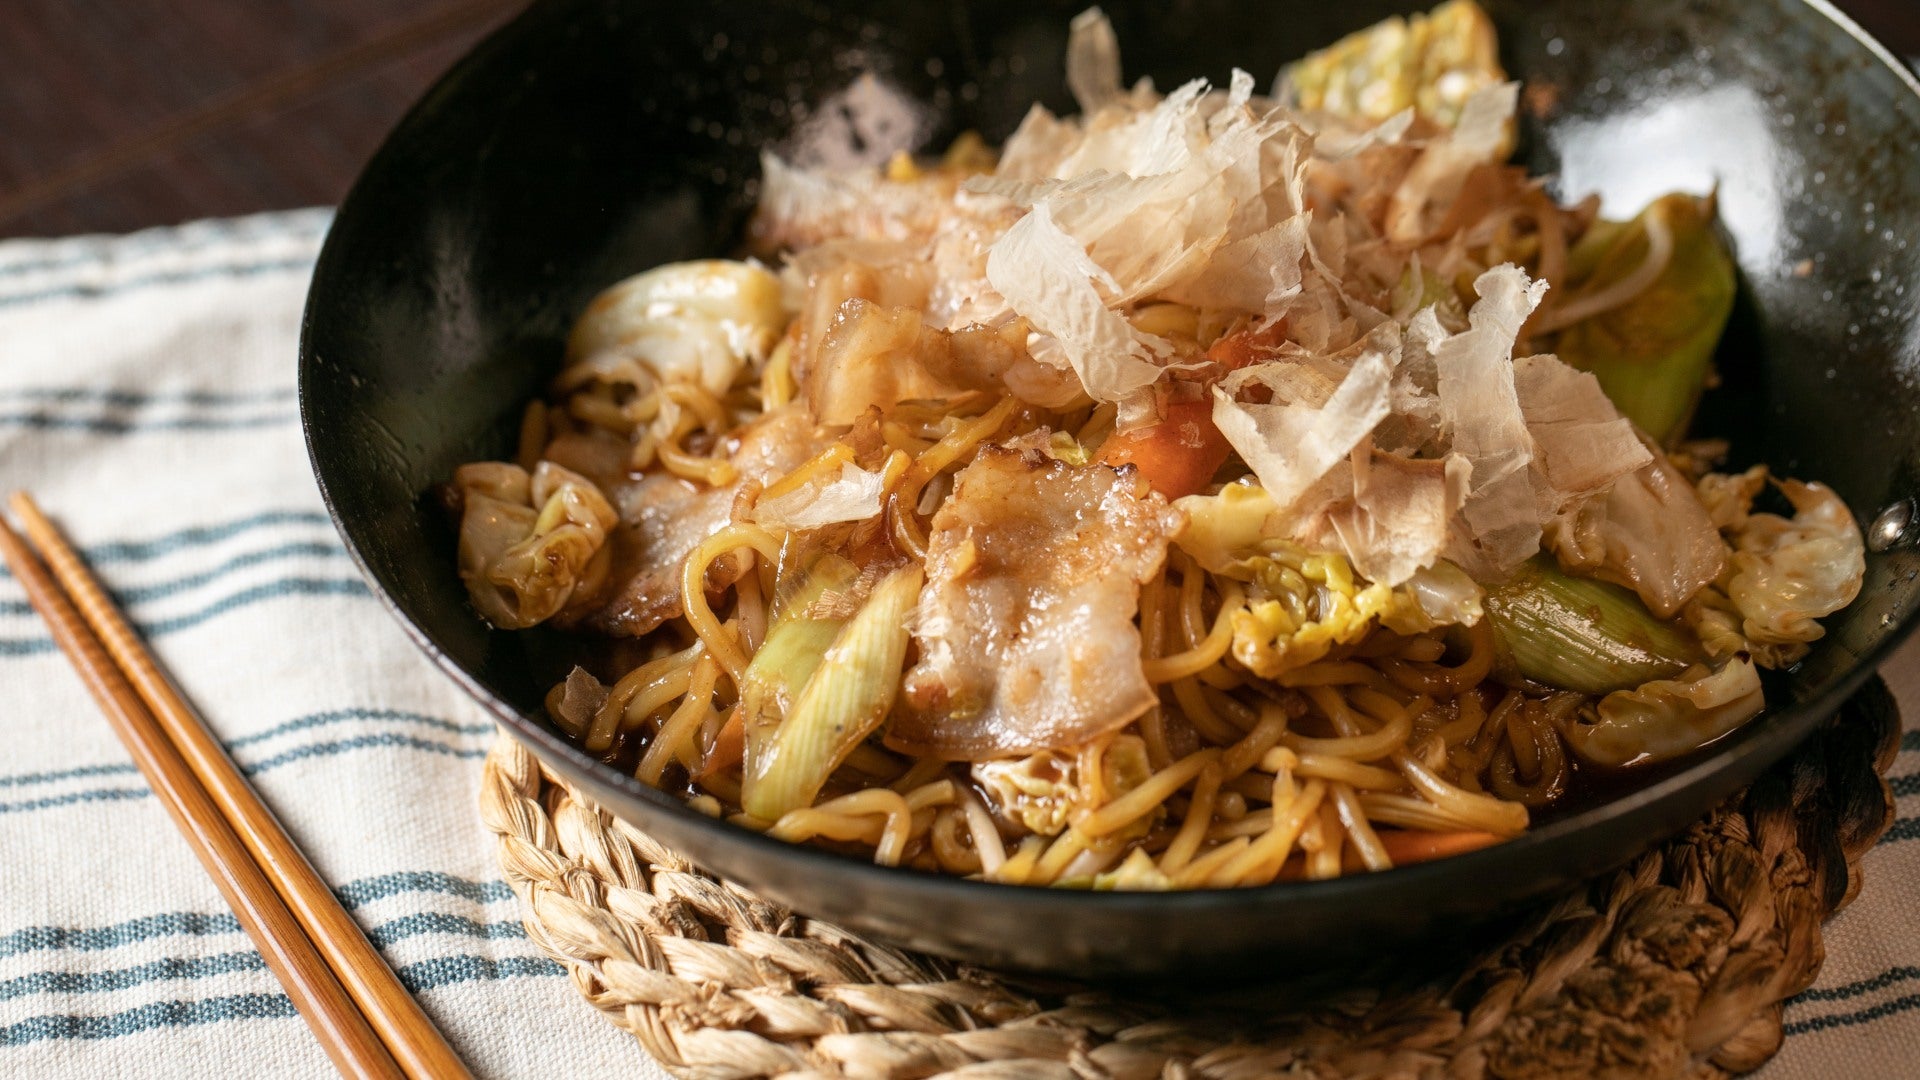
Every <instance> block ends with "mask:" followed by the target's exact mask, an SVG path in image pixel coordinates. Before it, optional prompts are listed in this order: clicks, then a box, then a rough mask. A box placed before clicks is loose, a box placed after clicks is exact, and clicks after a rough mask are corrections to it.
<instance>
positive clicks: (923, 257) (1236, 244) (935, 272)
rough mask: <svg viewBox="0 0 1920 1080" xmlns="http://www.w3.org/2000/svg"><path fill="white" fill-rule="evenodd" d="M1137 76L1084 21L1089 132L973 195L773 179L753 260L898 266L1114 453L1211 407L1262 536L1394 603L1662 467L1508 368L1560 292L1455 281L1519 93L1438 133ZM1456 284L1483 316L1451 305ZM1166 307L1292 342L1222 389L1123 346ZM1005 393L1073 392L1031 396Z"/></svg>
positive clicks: (1041, 137) (1035, 115)
mask: <svg viewBox="0 0 1920 1080" xmlns="http://www.w3.org/2000/svg"><path fill="white" fill-rule="evenodd" d="M1122 74H1123V72H1122V67H1121V62H1120V51H1119V44H1118V40H1117V38H1116V36H1115V35H1114V33H1113V28H1112V27H1111V25H1109V24H1108V22H1107V20H1106V18H1105V16H1104V15H1102V14H1101V13H1100V12H1099V10H1098V9H1091V10H1089V11H1087V12H1085V13H1083V14H1082V15H1081V16H1079V17H1078V18H1076V19H1075V20H1074V21H1073V24H1072V29H1071V35H1070V40H1069V45H1068V56H1067V81H1068V85H1069V88H1070V89H1071V90H1072V92H1073V95H1074V97H1075V99H1076V100H1077V101H1078V103H1079V105H1080V109H1081V112H1080V114H1079V115H1077V116H1069V117H1060V116H1056V115H1054V114H1053V113H1051V112H1049V111H1048V110H1047V109H1046V108H1044V107H1043V106H1039V105H1036V106H1034V107H1033V108H1032V109H1031V110H1030V111H1029V112H1028V113H1027V116H1026V118H1025V119H1024V120H1023V121H1022V122H1021V124H1020V126H1019V128H1018V130H1016V131H1015V132H1014V133H1013V135H1012V136H1011V137H1009V138H1008V140H1007V141H1006V143H1005V145H1004V146H1003V147H1002V150H1001V154H1000V157H999V161H998V165H997V167H996V168H993V169H992V170H990V171H985V172H979V171H975V172H971V173H965V174H961V173H956V172H953V171H946V172H941V171H938V170H936V171H935V172H933V173H918V172H914V171H913V170H908V171H907V172H905V173H902V178H898V179H883V178H882V174H881V173H880V171H879V170H877V169H872V170H868V171H867V172H866V173H864V174H860V175H855V176H843V175H831V174H825V173H822V172H821V171H820V170H818V169H803V168H800V167H798V166H795V165H791V164H786V163H780V162H777V161H773V160H769V163H768V177H767V184H768V191H767V194H766V195H765V196H764V197H763V200H762V208H761V219H760V221H759V223H758V228H759V232H760V235H761V236H763V237H784V238H788V239H791V240H795V241H798V242H801V243H802V244H804V243H809V242H810V243H815V244H818V243H821V242H823V241H825V242H826V243H827V244H828V246H829V247H833V246H834V245H838V250H839V251H840V252H842V254H840V255H831V254H829V255H823V256H819V257H818V258H817V259H813V260H811V261H806V260H807V257H806V256H803V257H802V258H803V265H805V266H807V267H808V271H807V273H808V275H809V276H811V275H812V274H814V273H828V272H832V270H831V265H830V264H831V263H832V262H833V261H834V259H836V258H838V259H846V258H853V257H855V256H861V257H863V258H866V259H868V260H872V259H873V258H874V257H873V256H872V254H871V251H872V250H875V249H873V247H872V245H871V244H870V243H868V242H871V241H881V242H884V245H885V252H886V259H885V262H886V264H887V265H889V266H898V267H907V268H910V269H909V270H908V271H907V272H906V275H907V276H908V277H915V278H916V280H919V279H922V278H924V280H925V281H926V282H927V285H926V291H927V296H926V301H925V303H924V304H922V305H920V312H921V317H922V319H923V320H924V321H925V323H926V324H927V325H929V326H932V327H935V328H937V329H939V330H944V331H949V332H954V333H956V334H957V333H960V332H962V331H968V332H978V333H980V334H983V335H988V336H991V338H992V341H993V342H995V343H996V344H995V348H996V349H997V350H1000V352H995V353H994V354H993V355H994V356H995V357H1000V354H1001V352H1006V353H1007V356H1006V357H1002V358H1001V359H998V360H996V361H995V363H996V364H997V365H998V366H995V367H993V368H992V370H995V371H1001V370H1003V369H1004V371H1005V372H1007V373H1009V374H1008V375H1007V376H1006V379H1005V381H1006V384H1007V385H1008V386H1009V387H1010V388H1012V389H1013V390H1014V392H1015V393H1016V394H1017V395H1018V396H1020V397H1022V398H1023V399H1024V400H1027V401H1029V402H1034V403H1044V404H1046V405H1048V406H1049V407H1054V408H1071V407H1076V406H1080V405H1084V404H1085V403H1087V402H1088V401H1092V402H1101V403H1111V404H1115V405H1117V406H1119V409H1118V414H1119V423H1120V427H1121V428H1122V429H1123V430H1125V429H1128V428H1129V427H1130V426H1133V425H1138V424H1144V423H1150V422H1153V421H1154V420H1155V419H1156V418H1157V417H1159V416H1160V415H1163V413H1162V410H1163V409H1164V407H1165V405H1166V403H1167V402H1168V401H1171V400H1191V395H1192V393H1193V392H1194V390H1195V389H1199V390H1201V391H1202V392H1204V393H1207V394H1209V395H1210V396H1211V400H1212V418H1213V421H1214V424H1215V426H1216V427H1218V428H1219V430H1220V432H1221V433H1222V435H1223V436H1224V437H1225V438H1226V440H1227V442H1228V443H1229V444H1230V445H1231V447H1232V448H1233V449H1234V450H1235V451H1236V452H1237V453H1238V455H1239V457H1240V458H1241V459H1242V460H1243V461H1244V462H1245V463H1246V465H1247V466H1248V467H1249V468H1250V469H1251V470H1252V471H1253V473H1254V474H1255V477H1256V478H1257V479H1258V480H1259V482H1260V484H1261V485H1262V487H1263V488H1264V489H1265V490H1266V492H1267V494H1268V495H1269V496H1270V498H1271V500H1272V504H1273V511H1272V517H1271V520H1270V521H1269V522H1268V528H1269V529H1270V530H1272V531H1273V532H1274V533H1275V535H1281V536H1285V537H1288V538H1290V539H1292V540H1294V541H1297V542H1299V543H1302V544H1306V545H1311V546H1315V547H1318V548H1320V549H1325V550H1337V551H1339V552H1341V553H1342V554H1344V555H1345V556H1346V557H1347V558H1348V559H1349V560H1350V561H1351V563H1352V565H1353V566H1354V568H1355V569H1357V570H1358V571H1359V572H1360V573H1362V574H1364V575H1366V576H1367V577H1368V578H1370V579H1372V580H1374V581H1379V582H1385V583H1387V584H1389V585H1399V584H1401V583H1403V582H1406V581H1408V580H1410V579H1413V578H1414V577H1415V576H1417V575H1418V574H1419V573H1420V572H1421V571H1422V570H1424V569H1425V568H1428V567H1431V566H1433V565H1434V564H1435V563H1436V562H1437V561H1440V560H1443V559H1444V560H1448V561H1451V562H1454V563H1456V564H1457V565H1458V566H1460V567H1461V568H1462V569H1465V570H1466V571H1468V572H1469V573H1470V574H1472V575H1473V576H1474V577H1476V578H1479V579H1481V580H1494V579H1498V578H1500V577H1503V576H1505V575H1506V574H1507V573H1509V572H1510V571H1511V570H1513V568H1515V567H1516V566H1518V565H1519V564H1520V563H1521V562H1523V561H1525V560H1526V559H1528V558H1530V557H1531V556H1533V555H1534V554H1535V553H1536V552H1538V551H1539V550H1540V547H1541V542H1542V537H1543V532H1544V531H1545V530H1547V529H1548V527H1549V526H1554V527H1555V528H1560V527H1561V526H1563V525H1564V524H1565V522H1567V521H1570V520H1572V518H1573V516H1574V515H1575V514H1576V513H1585V514H1586V515H1587V516H1589V517H1591V516H1592V508H1593V507H1595V506H1598V505H1600V501H1599V500H1601V499H1603V498H1604V497H1605V495H1606V493H1608V492H1609V491H1610V490H1611V489H1612V488H1613V487H1614V486H1615V485H1616V484H1617V483H1620V482H1621V481H1622V479H1623V478H1624V477H1628V476H1635V475H1638V471H1639V470H1643V469H1645V468H1646V467H1647V466H1648V461H1649V459H1650V457H1651V454H1650V452H1649V451H1648V450H1647V449H1645V448H1644V447H1643V446H1642V445H1641V437H1640V435H1639V433H1638V432H1637V431H1635V429H1634V428H1633V426H1632V424H1631V423H1630V422H1629V421H1627V420H1625V419H1624V418H1622V417H1621V416H1620V414H1619V412H1618V411H1617V410H1616V409H1614V408H1613V406H1612V404H1611V403H1610V402H1608V401H1607V400H1606V397H1605V395H1604V394H1603V393H1601V392H1600V390H1599V387H1598V385H1597V384H1596V383H1595V382H1594V380H1593V379H1592V377H1591V376H1588V375H1584V374H1582V373H1579V372H1576V371H1573V370H1572V369H1570V368H1568V367H1566V365H1564V364H1561V363H1560V362H1559V361H1558V360H1556V359H1554V358H1553V357H1550V356H1522V357H1521V358H1520V359H1519V360H1518V361H1517V362H1516V358H1515V356H1514V349H1515V345H1516V342H1517V341H1519V340H1520V339H1521V337H1522V327H1523V326H1524V325H1525V323H1526V322H1527V319H1528V318H1529V316H1530V315H1531V314H1532V313H1533V312H1534V310H1535V308H1536V307H1537V306H1538V305H1539V304H1540V302H1541V300H1542V297H1543V295H1544V293H1545V290H1546V288H1547V285H1546V283H1545V282H1544V281H1534V280H1532V279H1530V278H1529V277H1528V275H1527V273H1526V272H1525V271H1523V270H1521V269H1520V268H1519V267H1517V266H1513V265H1496V266H1493V267H1492V268H1490V269H1484V268H1482V267H1481V266H1480V265H1478V264H1474V263H1466V262H1463V261H1462V240H1461V235H1460V234H1461V231H1462V230H1464V229H1466V228H1467V227H1468V224H1470V223H1472V222H1474V221H1478V220H1480V219H1479V217H1476V216H1474V215H1486V214H1488V213H1490V209H1489V208H1492V207H1494V206H1495V205H1496V204H1499V205H1505V206H1507V207H1509V208H1510V207H1511V206H1512V205H1513V203H1514V201H1515V200H1521V199H1525V198H1530V197H1533V196H1532V195H1530V194H1529V192H1528V189H1527V188H1526V186H1525V184H1524V183H1521V182H1519V181H1515V180H1514V179H1513V178H1512V177H1509V176H1507V175H1506V174H1504V173H1500V172H1498V171H1496V170H1495V167H1497V166H1498V165H1499V164H1500V162H1501V161H1502V160H1503V159H1504V157H1505V155H1506V153H1507V149H1508V148H1509V147H1510V145H1511V141H1512V137H1513V123H1514V111H1515V103H1516V87H1515V85H1514V84H1512V83H1510V82H1507V81H1505V77H1504V75H1501V74H1500V73H1499V72H1498V71H1497V70H1491V69H1490V70H1489V72H1487V73H1486V80H1485V81H1484V82H1483V83H1482V84H1481V85H1479V86H1478V87H1477V88H1475V89H1473V90H1472V91H1471V92H1467V91H1463V92H1462V100H1461V105H1460V108H1459V109H1458V111H1457V114H1452V115H1454V118H1453V119H1452V120H1447V119H1436V118H1435V117H1432V116H1428V115H1425V114H1422V115H1420V116H1416V115H1415V114H1414V113H1413V112H1411V111H1402V112H1400V113H1398V114H1395V115H1393V116H1390V117H1389V118H1388V119H1386V120H1385V121H1384V122H1380V123H1363V122H1361V121H1359V120H1357V119H1355V118H1352V117H1345V116H1341V115H1337V114H1334V113H1328V112H1315V113H1311V114H1302V113H1297V112H1294V111H1292V110H1290V109H1289V108H1286V107H1284V106H1282V105H1280V104H1278V103H1277V102H1276V101H1275V100H1274V99H1271V98H1266V97H1262V96H1259V95H1257V94H1255V92H1254V79H1253V77H1252V76H1251V75H1249V74H1248V73H1246V72H1243V71H1235V72H1233V73H1232V76H1231V78H1230V79H1229V81H1228V83H1227V85H1226V87H1225V88H1224V89H1217V88H1214V87H1212V86H1210V85H1209V84H1208V83H1207V82H1206V81H1205V80H1194V81H1192V82H1188V83H1185V84H1183V85H1181V86H1179V87H1177V88H1175V89H1174V90H1172V91H1171V92H1169V93H1166V94H1164V95H1163V94H1161V93H1159V92H1157V91H1156V90H1155V89H1154V87H1153V85H1152V83H1151V82H1150V81H1147V80H1141V81H1140V82H1138V83H1135V84H1133V85H1132V86H1130V87H1129V86H1127V85H1126V84H1124V83H1123V81H1122ZM1501 200H1505V202H1504V203H1501ZM1475 208H1478V209H1475ZM1461 215H1467V216H1465V217H1461ZM1456 217H1458V218H1459V220H1455V218H1456ZM1489 220H1494V219H1491V218H1490V219H1489ZM1481 227H1482V228H1486V227H1491V226H1485V225H1482V226H1481ZM1442 234H1444V235H1442ZM862 245H864V246H862ZM862 253H866V254H864V255H863V254H862ZM816 263H817V264H818V266H817V268H816V267H815V264H816ZM876 264H877V263H876ZM1469 266H1471V275H1470V274H1468V272H1467V268H1468V267H1469ZM1473 275H1477V276H1473ZM1466 280H1472V281H1473V287H1474V293H1475V294H1477V299H1475V300H1473V301H1472V302H1471V303H1470V304H1468V303H1465V302H1464V301H1466V299H1467V297H1466V296H1465V294H1464V292H1462V293H1461V294H1460V295H1458V296H1456V295H1455V291H1456V289H1457V288H1458V286H1457V285H1456V284H1455V283H1456V282H1463V281H1466ZM1162 302H1171V303H1174V304H1180V305H1184V306H1186V307H1187V308H1190V309H1192V311H1193V312H1194V313H1195V317H1196V318H1200V319H1204V320H1206V321H1207V322H1208V324H1209V325H1213V326H1216V327H1224V328H1229V330H1230V331H1231V332H1235V333H1248V334H1251V333H1255V332H1261V333H1264V332H1266V331H1268V330H1275V331H1279V333H1278V334H1277V335H1275V336H1271V337H1265V338H1262V339H1261V341H1262V342H1263V344H1262V345H1260V347H1259V348H1258V349H1256V350H1254V351H1253V352H1251V353H1250V354H1249V356H1250V358H1251V359H1250V360H1247V361H1242V362H1238V363H1240V365H1241V366H1239V367H1238V368H1237V370H1236V369H1234V365H1224V367H1225V368H1226V370H1221V369H1219V368H1213V369H1209V368H1207V365H1206V364H1205V363H1204V360H1205V358H1204V357H1202V356H1200V355H1199V354H1198V352H1197V350H1196V344H1195V342H1194V341H1193V340H1191V339H1183V338H1181V337H1180V336H1179V335H1177V334H1173V335H1171V336H1159V335H1160V334H1161V333H1169V332H1168V331H1166V330H1165V325H1166V324H1165V323H1164V322H1162V323H1158V324H1155V323H1150V322H1148V321H1146V320H1144V319H1143V320H1142V321H1141V322H1140V324H1139V325H1136V322H1135V319H1136V318H1138V317H1139V316H1140V314H1141V313H1142V311H1143V309H1145V308H1147V307H1149V306H1151V305H1155V304H1160V303H1162ZM815 321H818V320H815ZM1149 326H1153V327H1156V330H1155V332H1149V329H1147V327H1149ZM1219 332H1220V331H1219V330H1215V331H1214V334H1216V335H1217V334H1218V333H1219ZM1023 333H1024V334H1025V352H1024V354H1021V355H1015V354H1020V348H1021V346H1020V336H1021V334H1023ZM807 340H811V339H807ZM956 340H958V339H956ZM981 340H986V338H985V337H983V338H982V339H981ZM1211 340H1212V338H1211V337H1210V338H1208V341H1211ZM803 344H804V342H803ZM1206 344H1207V342H1206V341H1202V342H1200V343H1199V345H1200V346H1201V347H1204V346H1205V345H1206ZM803 359H804V357H803ZM1013 372H1020V373H1022V378H1024V379H1026V381H1027V382H1029V383H1048V382H1049V379H1048V378H1041V377H1039V376H1040V375H1042V374H1044V373H1048V372H1052V373H1057V375H1058V379H1057V384H1058V385H1049V386H1045V387H1041V388H1040V390H1036V389H1035V388H1034V387H1028V388H1027V389H1026V390H1024V391H1023V390H1022V389H1021V388H1020V387H1018V386H1015V385H1014V380H1013V378H1012V375H1011V373H1013ZM1180 380H1199V381H1198V383H1197V387H1196V386H1189V387H1187V388H1178V387H1176V386H1175V385H1174V384H1175V383H1176V382H1178V381H1180ZM969 385H971V384H969ZM1023 385H1024V384H1023ZM1041 390H1044V391H1045V392H1044V393H1043V392H1041ZM1182 395H1186V396H1184V397H1183V396H1182ZM841 479H842V480H845V481H848V482H847V483H846V484H845V491H846V493H847V494H848V495H849V496H852V495H854V494H856V493H857V494H858V495H860V496H861V497H860V498H858V499H854V498H849V499H848V500H847V502H848V506H847V507H845V508H836V510H835V513H834V515H833V516H843V515H847V514H853V513H855V512H856V511H865V510H867V509H868V508H869V506H868V503H869V500H868V499H867V498H866V495H867V492H866V490H865V489H864V488H862V487H860V485H859V484H858V483H855V482H854V481H856V480H857V478H855V477H842V478H841ZM1561 531H1565V530H1564V528H1561Z"/></svg>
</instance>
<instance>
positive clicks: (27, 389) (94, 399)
mask: <svg viewBox="0 0 1920 1080" xmlns="http://www.w3.org/2000/svg"><path fill="white" fill-rule="evenodd" d="M298 396H299V394H298V392H297V391H296V390H294V389H293V388H292V387H290V386H280V387H274V388H272V389H269V390H240V391H220V390H172V391H164V390H163V391H158V392H152V393H149V392H147V391H144V390H114V389H102V388H99V387H93V386H16V387H10V388H0V401H57V402H61V403H68V402H75V401H83V402H88V403H90V404H98V405H104V406H107V407H109V408H124V409H137V408H141V407H143V406H147V405H192V406H199V407H203V408H220V407H222V406H228V405H261V404H266V403H268V402H279V401H292V400H293V399H294V398H296V397H298Z"/></svg>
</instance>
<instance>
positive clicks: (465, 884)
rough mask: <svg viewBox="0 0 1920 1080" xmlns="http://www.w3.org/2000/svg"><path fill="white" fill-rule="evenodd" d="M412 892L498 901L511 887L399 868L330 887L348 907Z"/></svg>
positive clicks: (506, 896)
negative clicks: (388, 872)
mask: <svg viewBox="0 0 1920 1080" xmlns="http://www.w3.org/2000/svg"><path fill="white" fill-rule="evenodd" d="M411 892H427V893H441V894H443V895H446V896H455V897H459V898H460V899H462V900H469V901H472V902H473V903H476V904H497V903H499V902H500V901H502V900H511V899H512V898H513V890H512V889H511V888H509V887H508V886H507V883H506V882H504V881H499V880H494V881H474V880H472V879H471V878H463V877H456V876H454V875H453V874H443V873H440V872H439V871H437V870H400V871H396V872H394V873H391V874H381V875H380V876H378V877H370V878H361V879H360V880H358V881H349V882H347V883H346V884H345V885H341V886H339V887H337V888H335V889H334V890H333V894H334V895H335V896H337V897H339V898H340V903H341V905H342V906H343V907H345V908H346V909H347V910H349V911H352V910H354V909H355V908H359V907H364V906H366V905H368V904H371V903H373V902H374V901H376V900H385V899H387V898H388V897H392V896H401V895H404V894H406V893H411Z"/></svg>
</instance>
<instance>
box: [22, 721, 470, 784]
mask: <svg viewBox="0 0 1920 1080" xmlns="http://www.w3.org/2000/svg"><path fill="white" fill-rule="evenodd" d="M354 720H365V721H370V722H380V721H387V720H391V721H397V722H401V723H408V724H418V725H420V726H422V727H429V728H434V729H436V730H439V731H445V732H448V733H449V734H454V735H485V734H487V733H488V732H490V731H492V730H493V725H492V724H490V723H480V724H456V723H454V722H453V721H451V720H443V719H441V718H439V717H437V716H428V715H426V714H425V713H416V712H408V711H406V710H404V709H334V710H331V711H329V712H322V713H310V714H308V715H306V716H299V717H295V718H294V719H292V720H288V721H285V722H284V723H279V724H275V725H274V726H273V727H270V728H268V729H266V730H265V731H257V732H255V733H253V734H252V735H246V736H242V737H241V738H238V739H234V740H232V741H231V742H229V743H227V748H228V749H229V750H237V749H239V748H241V747H244V746H253V745H255V744H257V743H262V742H266V741H267V740H269V739H276V738H279V737H280V736H282V735H289V734H292V733H294V732H296V731H306V730H309V729H312V728H317V727H325V726H328V725H331V724H344V723H348V722H350V721H354ZM138 771H139V770H137V769H135V768H134V767H133V766H132V765H126V764H114V765H82V766H79V767H77V768H72V769H57V770H54V771H50V772H30V773H19V774H17V775H14V776H0V788H5V787H26V786H28V785H31V784H50V783H54V782H56V781H60V780H75V779H78V778H80V777H86V776H119V775H125V774H129V773H135V772H138Z"/></svg>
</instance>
